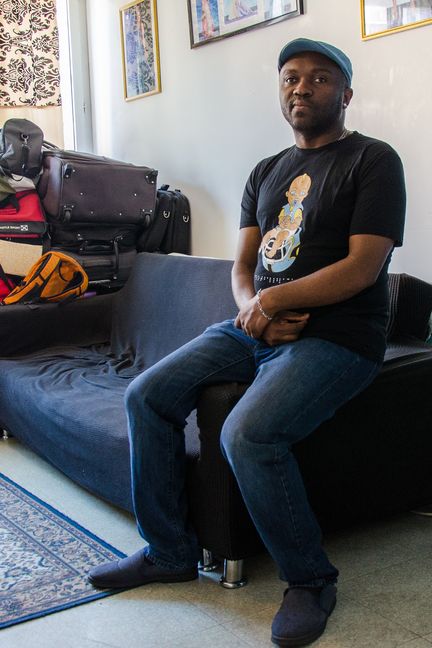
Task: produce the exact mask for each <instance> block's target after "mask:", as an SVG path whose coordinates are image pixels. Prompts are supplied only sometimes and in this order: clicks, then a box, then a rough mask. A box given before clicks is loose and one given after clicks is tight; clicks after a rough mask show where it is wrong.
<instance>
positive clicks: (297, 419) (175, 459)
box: [126, 320, 379, 587]
mask: <svg viewBox="0 0 432 648" xmlns="http://www.w3.org/2000/svg"><path fill="white" fill-rule="evenodd" d="M378 369H379V366H378V364H376V363H374V362H372V361H371V360H368V359H366V358H364V357H362V356H360V355H358V354H357V353H354V352H352V351H349V350H348V349H346V348H344V347H341V346H339V345H336V344H334V343H332V342H327V341H325V340H321V339H317V338H301V339H299V340H297V341H296V342H294V343H289V344H282V345H278V346H273V347H270V346H268V345H267V344H266V343H264V342H261V341H259V340H254V339H252V338H250V337H248V336H246V335H245V334H244V333H243V331H241V330H239V329H236V328H235V327H234V325H233V321H232V320H228V321H226V322H222V323H221V324H215V325H214V326H211V327H209V328H208V329H207V330H206V331H205V332H204V333H203V334H202V335H201V336H199V337H198V338H196V339H194V340H192V341H191V342H189V343H188V344H186V345H185V346H183V347H182V348H180V349H178V350H177V351H175V352H174V353H172V354H170V355H169V356H167V357H166V358H164V359H162V360H161V361H160V362H158V363H157V364H156V365H154V366H153V367H151V368H149V369H148V370H146V371H144V372H143V373H142V374H141V375H140V376H138V377H137V378H135V380H133V382H132V383H131V384H130V385H129V388H128V390H127V393H126V409H127V414H128V422H129V432H130V443H131V466H132V484H133V498H134V507H135V514H136V517H137V522H138V528H139V531H140V533H141V535H142V536H143V538H144V539H145V540H146V541H147V542H148V543H149V547H148V548H147V551H148V554H149V555H150V556H151V557H152V559H153V560H154V561H155V562H156V563H157V564H159V565H160V566H162V567H168V568H170V569H179V570H180V569H186V568H188V567H191V566H192V565H194V564H196V563H197V561H198V559H199V547H198V544H197V539H196V536H195V533H194V530H193V528H192V527H191V525H190V522H189V518H188V507H187V497H186V489H185V444H184V432H183V430H184V426H185V423H186V418H187V417H188V415H189V414H190V412H191V411H192V410H193V409H194V408H195V406H196V401H197V397H198V395H199V392H200V390H201V389H202V388H203V387H205V386H207V385H211V384H215V383H221V382H231V381H237V382H244V383H251V385H250V387H249V388H248V389H247V391H246V393H245V394H244V396H243V397H242V398H241V399H240V401H239V402H238V403H237V405H236V406H235V407H234V408H233V410H232V411H231V413H230V414H229V416H228V417H227V419H226V421H225V423H224V426H223V429H222V434H221V446H222V451H223V453H224V455H225V457H226V459H227V460H228V462H229V464H230V466H231V468H232V470H233V472H234V475H235V476H236V479H237V481H238V484H239V487H240V490H241V493H242V495H243V498H244V501H245V503H246V506H247V508H248V510H249V513H250V515H251V517H252V519H253V521H254V523H255V526H256V528H257V530H258V532H259V534H260V536H261V538H262V540H263V542H264V544H265V545H266V547H267V549H268V551H269V553H270V554H271V556H272V557H273V559H274V560H275V562H276V564H277V565H278V567H279V571H280V574H281V577H282V578H283V579H284V580H287V581H288V582H289V583H290V585H306V586H312V587H313V586H320V585H323V584H325V583H326V582H334V581H336V579H337V575H338V571H337V569H336V568H335V567H334V566H333V565H332V564H331V563H330V562H329V560H328V558H327V556H326V554H325V552H324V550H323V548H322V546H321V530H320V528H319V525H318V523H317V521H316V519H315V516H314V514H313V512H312V510H311V508H310V506H309V503H308V500H307V496H306V492H305V489H304V485H303V481H302V477H301V475H300V472H299V468H298V465H297V462H296V459H295V458H294V456H293V454H292V451H291V449H292V446H293V444H295V443H297V442H298V441H300V440H301V439H304V438H305V437H306V436H308V435H309V434H310V433H311V432H313V430H315V429H316V428H317V427H318V426H319V425H320V423H321V422H322V421H324V420H326V419H328V418H330V417H331V416H332V415H333V414H334V412H335V411H336V410H337V409H338V408H339V407H340V406H341V405H342V404H343V403H345V402H346V401H348V400H349V399H350V398H352V397H353V396H354V395H355V394H357V393H358V392H360V391H361V390H362V389H364V388H365V387H366V386H367V385H368V384H369V383H370V382H371V381H372V379H373V378H374V377H375V375H376V373H377V371H378ZM347 434H349V431H347Z"/></svg>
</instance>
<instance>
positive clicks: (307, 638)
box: [271, 600, 336, 648]
mask: <svg viewBox="0 0 432 648" xmlns="http://www.w3.org/2000/svg"><path fill="white" fill-rule="evenodd" d="M335 606H336V600H335V601H334V603H333V605H332V607H331V609H330V610H329V612H328V614H327V618H326V620H325V623H324V624H323V625H322V626H321V628H320V629H319V630H317V631H316V632H314V633H313V634H312V633H310V634H308V635H303V636H302V637H276V636H275V635H272V637H271V640H272V643H274V644H275V645H276V646H280V647H281V648H294V646H307V645H308V644H311V643H312V642H313V641H316V640H317V639H318V638H319V637H321V635H322V634H323V632H324V630H325V629H326V626H327V621H328V618H329V616H330V615H331V613H332V612H333V610H334V609H335Z"/></svg>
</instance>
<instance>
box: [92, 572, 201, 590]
mask: <svg viewBox="0 0 432 648" xmlns="http://www.w3.org/2000/svg"><path fill="white" fill-rule="evenodd" d="M197 578H198V573H193V574H191V573H189V574H187V573H186V574H179V575H178V576H175V577H174V576H172V575H167V576H159V577H158V578H156V577H155V578H152V579H148V580H144V581H141V582H139V583H138V582H136V583H128V584H122V585H119V584H118V583H114V582H112V581H111V582H109V581H104V582H103V583H101V582H97V579H93V578H92V577H91V576H88V577H87V580H88V582H89V583H90V585H93V587H96V588H97V589H130V588H132V587H141V586H142V585H150V584H151V583H185V582H187V581H192V580H196V579H197Z"/></svg>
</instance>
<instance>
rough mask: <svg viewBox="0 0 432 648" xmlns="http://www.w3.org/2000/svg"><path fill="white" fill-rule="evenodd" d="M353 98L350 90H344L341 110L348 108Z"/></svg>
mask: <svg viewBox="0 0 432 648" xmlns="http://www.w3.org/2000/svg"><path fill="white" fill-rule="evenodd" d="M352 96H353V91H352V88H345V90H344V92H343V100H342V108H348V106H349V104H350V101H351V99H352Z"/></svg>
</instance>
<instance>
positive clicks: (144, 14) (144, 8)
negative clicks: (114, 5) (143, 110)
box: [120, 0, 162, 101]
mask: <svg viewBox="0 0 432 648" xmlns="http://www.w3.org/2000/svg"><path fill="white" fill-rule="evenodd" d="M120 30H121V42H122V60H123V88H124V98H125V100H126V101H131V100H133V99H140V98H141V97H148V96H150V95H154V94H157V93H159V92H161V91H162V86H161V75H160V59H159V36H158V21H157V6H156V0H134V1H133V2H129V4H127V5H125V6H124V7H121V8H120Z"/></svg>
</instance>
